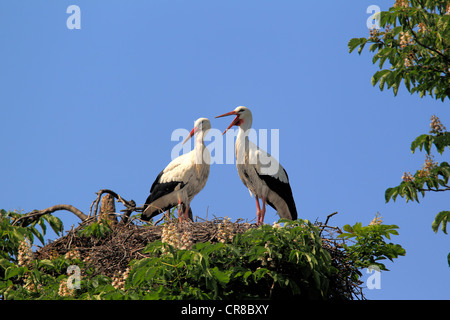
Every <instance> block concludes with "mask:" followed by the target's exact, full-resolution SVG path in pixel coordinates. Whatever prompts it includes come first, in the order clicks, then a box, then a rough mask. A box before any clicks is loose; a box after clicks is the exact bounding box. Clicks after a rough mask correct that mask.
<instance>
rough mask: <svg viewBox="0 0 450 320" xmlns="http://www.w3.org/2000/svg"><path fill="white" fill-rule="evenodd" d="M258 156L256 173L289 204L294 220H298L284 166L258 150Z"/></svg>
mask: <svg viewBox="0 0 450 320" xmlns="http://www.w3.org/2000/svg"><path fill="white" fill-rule="evenodd" d="M256 155H257V157H258V161H257V165H256V166H255V171H256V173H257V174H258V176H259V177H260V178H261V180H263V181H264V182H265V183H266V185H267V186H268V187H269V189H271V190H272V191H273V192H275V193H276V194H278V195H279V196H280V197H281V198H282V199H283V200H284V201H285V202H286V204H287V206H288V208H289V211H290V213H291V215H292V219H293V220H296V219H297V208H296V207H295V201H294V196H293V195H292V189H291V186H290V184H289V177H288V174H287V172H286V170H284V168H283V166H282V165H281V164H280V163H279V162H278V161H277V160H276V159H275V158H274V157H272V156H271V155H270V154H268V153H267V152H265V151H264V150H262V149H260V148H257V149H256ZM267 203H268V204H269V205H270V206H271V207H272V208H274V209H275V210H276V208H275V206H274V205H273V204H272V203H271V202H270V201H269V200H267Z"/></svg>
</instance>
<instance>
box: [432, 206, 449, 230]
mask: <svg viewBox="0 0 450 320" xmlns="http://www.w3.org/2000/svg"><path fill="white" fill-rule="evenodd" d="M449 218H450V211H441V212H439V213H438V214H437V215H436V217H435V218H434V221H433V223H432V224H431V228H432V229H433V231H434V232H438V229H439V226H441V230H442V232H444V233H445V234H447V223H448V220H449Z"/></svg>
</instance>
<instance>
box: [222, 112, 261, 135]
mask: <svg viewBox="0 0 450 320" xmlns="http://www.w3.org/2000/svg"><path fill="white" fill-rule="evenodd" d="M233 115H234V116H236V118H234V120H233V122H231V124H230V125H229V126H228V128H227V129H226V130H225V131H224V132H223V133H222V134H225V132H227V131H228V129H230V128H231V127H232V126H238V127H240V126H242V125H243V124H244V123H245V124H246V126H248V127H250V126H251V123H252V113H251V112H250V110H249V109H248V108H246V107H243V106H240V107H237V108H236V109H234V110H233V111H231V112H228V113H225V114H222V115H220V116H217V117H216V118H221V117H226V116H233Z"/></svg>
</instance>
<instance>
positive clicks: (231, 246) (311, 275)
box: [0, 210, 405, 300]
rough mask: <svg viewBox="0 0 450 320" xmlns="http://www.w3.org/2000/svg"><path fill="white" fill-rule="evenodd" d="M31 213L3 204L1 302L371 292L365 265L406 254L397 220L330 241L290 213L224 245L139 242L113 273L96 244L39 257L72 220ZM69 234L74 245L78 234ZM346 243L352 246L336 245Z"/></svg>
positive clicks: (97, 229) (349, 230) (105, 233)
mask: <svg viewBox="0 0 450 320" xmlns="http://www.w3.org/2000/svg"><path fill="white" fill-rule="evenodd" d="M23 216H24V215H22V214H20V213H17V212H8V211H5V210H0V249H1V251H0V253H1V256H0V299H7V300H10V299H46V300H62V299H77V300H110V299H113V300H115V299H120V300H125V299H133V300H135V299H136V300H137V299H152V300H153V299H164V300H173V299H176V300H181V299H183V300H185V299H196V300H204V299H207V300H211V299H214V300H215V299H220V300H222V299H320V300H324V299H338V300H350V299H361V298H363V295H362V287H361V284H362V282H361V281H359V280H358V279H359V278H360V277H361V275H362V273H361V272H360V270H359V269H360V268H365V267H368V266H371V267H373V266H376V267H378V268H379V269H380V270H387V268H386V267H385V265H384V264H383V260H385V259H389V260H391V261H392V260H393V259H395V258H397V257H398V256H401V255H404V254H405V250H404V249H403V248H402V247H401V246H400V245H398V244H393V243H391V242H389V241H388V240H390V238H391V236H392V235H397V234H398V233H397V230H396V229H397V226H395V225H383V224H382V223H381V220H377V221H374V222H373V223H371V224H370V225H368V226H362V225H361V223H357V224H356V225H354V226H350V225H346V226H344V230H345V231H346V233H342V234H341V235H340V236H339V238H338V239H334V240H333V239H332V238H327V239H325V240H326V241H325V240H324V239H323V238H322V236H323V235H322V234H321V233H322V231H323V228H322V229H320V227H318V226H315V225H314V224H312V223H311V222H309V221H307V220H301V219H299V220H295V221H287V220H284V221H283V220H280V223H282V224H284V225H283V226H282V225H281V224H275V225H273V226H271V225H263V226H261V227H258V228H250V229H248V230H247V231H245V232H244V233H237V234H236V235H234V236H233V237H232V238H228V240H227V241H224V242H210V241H207V242H197V243H195V244H192V245H190V246H189V248H182V247H176V246H174V245H171V244H169V243H167V242H162V241H161V240H156V241H151V242H149V243H148V244H147V245H145V246H143V248H141V245H138V247H137V249H139V250H140V254H139V258H136V259H132V260H131V261H130V262H129V264H128V267H127V268H126V269H122V270H118V271H116V272H114V274H113V275H112V276H111V275H105V274H102V273H101V272H99V271H98V270H99V269H98V264H96V263H95V261H93V260H92V258H91V257H92V256H91V255H90V253H89V252H92V250H95V247H91V248H72V249H70V251H67V252H63V253H60V252H57V251H55V252H54V253H52V255H51V256H50V257H49V258H45V259H42V258H38V256H36V255H35V254H34V253H33V251H32V247H31V245H32V244H33V240H34V238H35V237H37V238H38V239H43V237H42V233H45V230H46V227H47V225H48V224H50V226H51V227H52V228H53V229H54V230H55V231H57V232H60V231H61V227H62V222H61V221H60V220H59V219H57V218H55V217H51V216H50V215H49V216H48V217H51V218H44V217H45V216H43V217H40V218H39V220H37V221H34V222H33V223H32V224H30V225H27V226H20V224H18V223H17V221H19V219H21V218H22V217H23ZM171 223H172V222H164V226H163V228H166V225H167V226H168V225H170V224H171ZM175 223H178V222H175ZM38 225H39V226H41V228H42V231H39V229H36V226H38ZM114 226H117V224H113V222H111V221H108V220H99V221H96V222H92V223H90V224H88V225H86V226H81V227H82V228H81V229H80V230H79V231H78V235H77V236H79V237H94V238H95V239H104V240H105V241H111V238H110V237H112V236H114V230H115V229H114ZM151 227H153V226H141V228H151ZM166 231H167V230H166ZM60 239H62V238H60ZM66 239H67V240H68V242H67V244H69V243H70V242H71V241H72V240H73V238H72V237H69V236H66ZM165 241H167V238H166V240H165ZM324 241H325V242H326V243H324ZM336 241H338V243H341V244H342V243H343V245H338V246H336V245H332V244H336ZM87 253H88V255H86V254H87ZM83 256H84V257H83ZM97 262H99V263H103V260H102V261H97Z"/></svg>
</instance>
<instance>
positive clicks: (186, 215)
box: [184, 204, 189, 221]
mask: <svg viewBox="0 0 450 320" xmlns="http://www.w3.org/2000/svg"><path fill="white" fill-rule="evenodd" d="M184 220H186V221H188V220H189V204H186V209H185V210H184Z"/></svg>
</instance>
